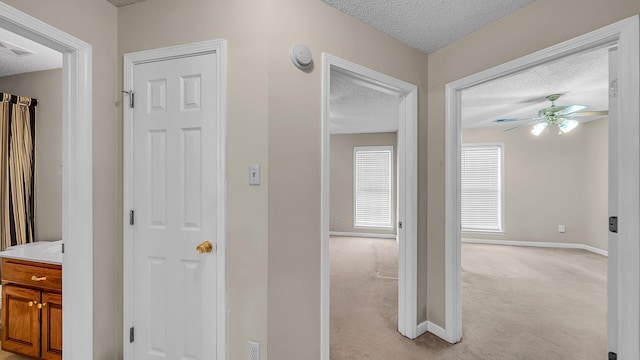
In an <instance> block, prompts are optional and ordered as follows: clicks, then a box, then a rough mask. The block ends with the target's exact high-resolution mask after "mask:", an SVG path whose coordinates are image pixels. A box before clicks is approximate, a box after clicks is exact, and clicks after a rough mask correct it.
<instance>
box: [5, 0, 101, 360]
mask: <svg viewBox="0 0 640 360" xmlns="http://www.w3.org/2000/svg"><path fill="white" fill-rule="evenodd" d="M0 27H1V28H3V29H5V30H8V31H11V32H13V33H15V34H18V35H20V36H22V37H25V38H27V39H29V40H32V41H34V42H36V43H38V44H41V45H43V46H46V47H48V48H51V49H53V50H55V51H58V52H60V53H62V56H63V71H62V74H63V90H62V91H63V94H62V98H63V104H62V129H63V130H62V164H63V167H62V204H63V206H62V239H63V241H64V244H65V251H64V266H63V267H62V279H63V281H62V283H63V285H62V292H63V293H64V296H63V308H66V309H73V311H64V312H63V334H64V335H63V348H64V354H65V355H64V356H65V358H69V359H90V358H92V357H93V270H92V269H93V265H92V264H93V260H92V254H93V202H92V199H93V190H92V188H93V186H92V185H93V180H92V162H93V160H92V136H93V133H92V119H93V117H92V106H91V104H92V93H93V89H92V72H91V56H92V50H91V45H89V44H87V43H85V42H83V41H81V40H78V39H76V38H75V37H73V36H70V35H69V34H66V33H64V32H62V31H60V30H58V29H56V28H54V27H52V26H50V25H48V24H46V23H44V22H42V21H40V20H38V19H36V18H34V17H32V16H29V15H28V14H25V13H23V12H21V11H19V10H16V9H15V8H13V7H11V6H8V5H6V4H4V3H1V2H0ZM72 220H73V221H72Z"/></svg>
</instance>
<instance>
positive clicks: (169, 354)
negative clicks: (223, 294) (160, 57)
mask: <svg viewBox="0 0 640 360" xmlns="http://www.w3.org/2000/svg"><path fill="white" fill-rule="evenodd" d="M215 62H216V57H215V55H214V54H206V55H198V56H192V57H185V58H179V59H172V60H164V61H157V62H151V63H146V64H140V65H135V70H134V84H135V86H134V92H135V108H134V120H133V121H134V125H133V126H134V174H133V176H134V196H133V197H134V210H135V224H134V239H133V242H134V245H133V248H134V250H133V251H134V255H133V260H134V265H133V272H134V277H133V287H134V292H133V297H134V299H133V310H134V312H133V314H134V315H133V322H134V326H135V342H134V354H135V359H136V360H140V359H170V360H173V359H176V360H177V359H189V360H191V359H193V360H195V359H207V360H208V359H215V358H216V301H217V299H216V249H215V246H216V239H215V235H216V217H217V215H218V214H217V213H216V206H217V202H216V174H217V171H218V169H216V163H217V162H216V158H217V155H218V154H217V153H216V152H217V144H216V139H217V134H216V129H217V127H216V126H217V121H218V119H216V114H217V111H216V107H217V106H219V105H218V104H216V100H215V99H216V98H217V96H216V94H215V91H216V86H215V85H216V82H217V81H219V79H216V73H215V71H214V69H215V68H216V63H215ZM204 241H209V242H211V243H212V244H213V250H212V251H211V252H208V253H207V252H204V253H202V254H200V253H198V252H197V251H196V247H197V246H198V245H199V244H201V243H203V242H204Z"/></svg>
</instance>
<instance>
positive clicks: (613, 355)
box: [609, 352, 618, 360]
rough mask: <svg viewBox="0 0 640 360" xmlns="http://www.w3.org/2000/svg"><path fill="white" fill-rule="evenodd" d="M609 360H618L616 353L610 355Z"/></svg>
mask: <svg viewBox="0 0 640 360" xmlns="http://www.w3.org/2000/svg"><path fill="white" fill-rule="evenodd" d="M609 360H618V354H616V353H614V352H610V353H609Z"/></svg>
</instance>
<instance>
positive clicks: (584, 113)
mask: <svg viewBox="0 0 640 360" xmlns="http://www.w3.org/2000/svg"><path fill="white" fill-rule="evenodd" d="M603 115H609V110H600V111H581V112H577V113H573V114H568V115H566V116H563V117H567V118H572V117H585V116H603Z"/></svg>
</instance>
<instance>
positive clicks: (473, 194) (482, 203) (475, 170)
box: [461, 144, 503, 232]
mask: <svg viewBox="0 0 640 360" xmlns="http://www.w3.org/2000/svg"><path fill="white" fill-rule="evenodd" d="M461 165H462V166H461V170H462V171H461V188H462V189H461V192H462V197H461V202H462V204H461V205H462V206H461V208H462V209H461V210H462V213H461V224H462V231H485V232H502V231H503V227H502V224H503V219H502V214H503V212H502V145H500V144H490V145H462V164H461Z"/></svg>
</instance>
